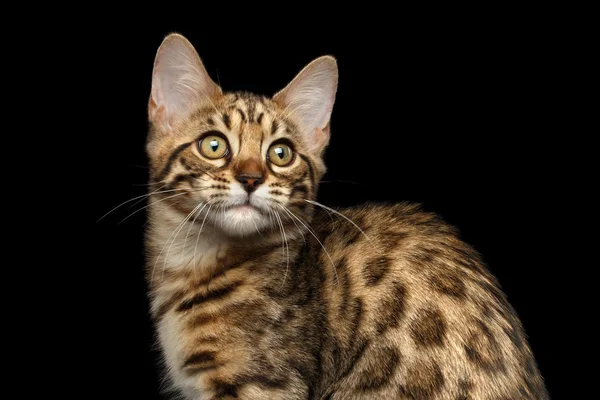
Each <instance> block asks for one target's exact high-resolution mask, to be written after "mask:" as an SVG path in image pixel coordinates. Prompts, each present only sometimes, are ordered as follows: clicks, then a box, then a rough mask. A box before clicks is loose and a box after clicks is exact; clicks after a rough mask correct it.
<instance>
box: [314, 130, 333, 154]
mask: <svg viewBox="0 0 600 400" xmlns="http://www.w3.org/2000/svg"><path fill="white" fill-rule="evenodd" d="M328 142H329V124H327V125H325V127H324V128H323V129H321V128H315V130H314V132H313V136H312V141H311V143H310V149H311V151H312V152H313V153H316V154H319V153H321V152H322V151H323V149H324V148H325V146H327V143H328Z"/></svg>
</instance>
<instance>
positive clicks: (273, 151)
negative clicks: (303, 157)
mask: <svg viewBox="0 0 600 400" xmlns="http://www.w3.org/2000/svg"><path fill="white" fill-rule="evenodd" d="M268 157H269V161H271V162H272V163H273V164H275V165H277V166H279V167H285V166H286V165H289V164H291V162H292V161H293V160H294V152H293V151H292V148H291V147H290V146H288V145H287V144H285V143H276V144H274V145H272V146H271V147H270V148H269V152H268Z"/></svg>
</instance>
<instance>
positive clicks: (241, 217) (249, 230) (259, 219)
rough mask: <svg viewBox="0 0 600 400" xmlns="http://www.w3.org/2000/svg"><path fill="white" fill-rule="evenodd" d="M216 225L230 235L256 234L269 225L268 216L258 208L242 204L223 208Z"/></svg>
mask: <svg viewBox="0 0 600 400" xmlns="http://www.w3.org/2000/svg"><path fill="white" fill-rule="evenodd" d="M218 226H219V227H220V228H221V230H222V231H223V232H224V233H226V234H228V235H231V236H250V235H258V234H259V232H261V231H262V230H264V229H265V228H267V227H268V226H269V218H268V217H267V216H266V215H265V214H264V213H263V212H261V211H260V210H259V209H257V208H255V207H253V206H251V205H249V204H243V205H239V206H235V207H231V208H229V209H227V210H225V211H224V212H223V214H221V216H220V218H219V221H218Z"/></svg>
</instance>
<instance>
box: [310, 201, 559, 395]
mask: <svg viewBox="0 0 600 400" xmlns="http://www.w3.org/2000/svg"><path fill="white" fill-rule="evenodd" d="M338 211H339V212H341V213H342V214H343V215H344V216H345V217H346V218H344V217H342V216H339V215H337V214H335V213H333V212H331V211H328V210H319V211H317V212H316V215H315V218H314V220H313V223H312V226H313V228H314V229H315V231H316V232H315V233H317V236H318V237H320V239H321V242H322V246H321V245H319V246H318V247H315V248H318V249H319V250H318V253H319V254H318V260H319V264H320V265H321V266H322V267H321V268H322V270H323V271H324V272H323V274H324V275H325V277H326V279H325V283H324V285H325V290H324V291H323V293H324V295H323V299H324V302H325V303H326V305H325V308H326V309H327V315H328V319H329V323H330V324H331V327H332V329H331V332H332V343H333V345H332V347H333V348H334V349H333V352H334V353H336V354H338V355H337V356H335V355H334V356H333V357H334V358H335V357H338V358H339V359H337V360H336V364H338V365H347V367H346V372H345V373H343V374H341V375H340V376H338V381H337V382H336V384H335V386H336V387H337V389H336V390H335V393H336V394H335V395H334V396H333V397H332V398H333V399H338V398H339V399H342V398H346V397H344V396H346V394H344V393H345V391H347V395H348V396H347V397H348V398H350V397H349V395H350V394H351V393H352V394H353V395H354V396H356V392H357V391H359V392H360V391H362V392H363V393H364V398H365V399H367V398H369V399H371V398H390V397H389V395H390V394H391V393H396V394H397V395H398V396H401V397H406V398H415V399H420V398H428V399H429V398H431V399H459V398H460V399H471V398H477V399H488V398H489V399H492V398H494V399H497V398H511V399H519V398H527V399H531V398H535V399H537V398H540V399H542V398H547V394H546V392H545V389H544V385H543V382H542V379H541V377H540V374H539V371H538V369H537V366H536V364H535V361H534V358H533V356H532V354H531V351H530V349H529V347H528V344H527V342H526V339H525V336H524V334H523V330H522V327H521V324H520V322H519V320H518V317H517V316H516V314H515V312H514V310H513V309H512V307H511V306H510V305H509V304H508V302H507V300H506V297H505V296H504V294H503V293H502V292H501V290H500V289H499V286H498V284H497V282H496V280H495V278H494V277H493V276H492V275H491V274H490V273H489V272H488V270H487V268H486V267H485V266H484V265H483V263H482V261H481V259H480V257H479V255H478V254H477V252H476V251H474V250H473V249H472V248H471V247H470V246H469V245H467V244H465V243H464V242H462V241H461V240H460V239H459V237H458V235H457V231H456V230H455V229H454V228H453V227H451V226H450V225H448V224H446V223H445V222H444V221H443V220H442V219H441V218H439V217H438V216H437V215H435V214H432V213H425V212H422V211H421V210H420V208H419V206H418V205H412V204H406V203H401V204H396V205H382V204H367V205H364V206H360V207H356V208H346V209H339V210H338ZM350 220H351V221H352V222H350ZM354 224H356V226H355V225H354ZM358 228H360V229H358ZM334 266H335V268H334ZM340 354H341V355H340ZM342 369H343V368H342ZM386 396H388V397H386ZM351 398H355V397H351Z"/></svg>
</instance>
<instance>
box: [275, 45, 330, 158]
mask: <svg viewBox="0 0 600 400" xmlns="http://www.w3.org/2000/svg"><path fill="white" fill-rule="evenodd" d="M337 84H338V68H337V62H336V61H335V58H333V57H331V56H323V57H319V58H317V59H316V60H314V61H313V62H311V63H310V64H308V65H307V66H306V67H305V68H304V69H303V70H302V71H301V72H300V73H299V74H298V75H297V76H296V77H295V78H294V80H293V81H292V82H291V83H290V84H289V85H287V86H286V87H285V89H283V90H282V91H280V92H279V93H277V94H276V95H275V96H274V97H273V99H274V100H275V102H277V103H278V104H279V105H280V106H282V107H283V108H285V109H286V110H288V111H290V112H291V113H292V114H293V115H295V116H296V117H297V118H298V120H299V122H300V124H301V127H300V128H301V129H302V130H303V131H304V132H305V134H306V135H307V138H306V139H307V143H308V145H309V148H310V151H311V152H312V153H313V154H315V155H317V156H321V155H322V153H323V150H325V147H327V144H328V143H329V119H330V118H331V111H332V110H333V103H334V101H335V92H336V91H337Z"/></svg>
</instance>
